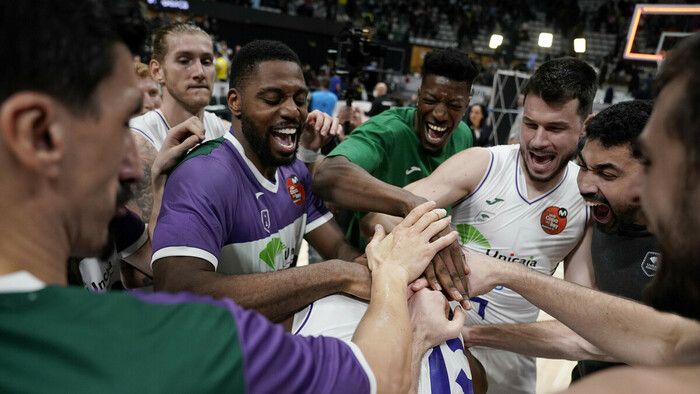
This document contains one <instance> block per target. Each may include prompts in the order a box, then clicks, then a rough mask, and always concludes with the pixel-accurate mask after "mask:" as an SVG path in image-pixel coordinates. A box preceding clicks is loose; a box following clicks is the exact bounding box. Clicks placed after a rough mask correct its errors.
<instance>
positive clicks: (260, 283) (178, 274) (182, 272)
mask: <svg viewBox="0 0 700 394" xmlns="http://www.w3.org/2000/svg"><path fill="white" fill-rule="evenodd" d="M153 273H154V279H155V282H154V285H155V289H156V290H158V291H169V292H177V291H191V292H194V293H198V294H208V295H211V296H214V297H219V298H220V297H228V298H232V299H233V300H235V301H236V303H238V304H239V305H241V306H242V307H244V308H249V309H255V310H256V311H258V312H260V313H262V314H263V315H265V316H266V317H267V318H268V319H270V320H271V321H272V322H281V321H283V320H284V319H286V318H288V317H289V316H290V315H291V314H293V313H294V312H295V311H297V310H299V309H301V308H303V307H305V306H306V305H308V304H310V303H311V302H313V301H315V300H317V299H319V298H321V297H325V296H327V295H330V294H335V293H340V292H344V291H346V290H348V289H350V288H352V287H353V286H355V287H357V286H356V285H355V283H356V282H358V281H359V280H363V281H365V282H367V288H369V283H370V282H371V281H370V274H369V270H368V269H367V267H365V266H363V265H361V264H355V263H350V262H347V261H341V260H330V261H324V262H321V263H317V264H313V265H309V266H304V267H294V268H289V269H284V270H280V271H275V272H266V273H259V274H246V275H224V274H219V273H217V272H214V267H213V266H212V265H211V264H210V263H209V262H208V261H205V260H202V259H199V258H196V257H167V258H163V259H160V260H157V261H156V262H154V263H153ZM367 293H369V291H367Z"/></svg>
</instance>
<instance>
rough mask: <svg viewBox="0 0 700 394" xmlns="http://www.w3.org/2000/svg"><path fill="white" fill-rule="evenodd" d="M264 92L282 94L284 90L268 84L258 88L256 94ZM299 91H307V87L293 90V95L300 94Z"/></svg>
mask: <svg viewBox="0 0 700 394" xmlns="http://www.w3.org/2000/svg"><path fill="white" fill-rule="evenodd" d="M265 93H276V94H284V90H283V89H281V88H278V87H275V86H268V87H263V88H260V90H259V91H258V95H261V94H265ZM301 93H309V89H307V88H305V87H304V88H299V89H297V90H296V91H295V92H294V95H297V94H301Z"/></svg>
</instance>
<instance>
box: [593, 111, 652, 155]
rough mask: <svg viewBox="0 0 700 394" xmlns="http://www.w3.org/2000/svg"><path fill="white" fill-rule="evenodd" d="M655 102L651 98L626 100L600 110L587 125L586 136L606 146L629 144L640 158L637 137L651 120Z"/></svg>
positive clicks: (633, 152) (634, 153)
mask: <svg viewBox="0 0 700 394" xmlns="http://www.w3.org/2000/svg"><path fill="white" fill-rule="evenodd" d="M653 107H654V104H653V102H652V101H651V100H632V101H624V102H621V103H617V104H614V105H611V106H609V107H608V108H606V109H604V110H602V111H600V112H599V113H598V114H597V115H596V116H594V117H593V119H591V121H590V122H589V123H588V125H587V126H586V137H587V138H588V139H589V140H596V141H599V142H600V143H601V144H602V145H603V146H604V147H606V148H610V147H613V146H620V145H629V146H630V148H631V149H632V154H633V155H634V157H636V158H639V157H640V156H639V148H638V145H637V137H639V135H640V134H642V130H644V126H646V124H647V121H649V116H651V111H652V109H653Z"/></svg>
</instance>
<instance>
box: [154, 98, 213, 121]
mask: <svg viewBox="0 0 700 394" xmlns="http://www.w3.org/2000/svg"><path fill="white" fill-rule="evenodd" d="M160 111H161V112H162V113H163V116H165V120H167V121H168V124H169V125H170V127H175V126H177V125H179V124H180V123H182V122H184V121H186V120H187V119H189V118H191V117H193V116H196V117H198V118H199V120H201V121H204V107H202V108H199V109H197V110H193V109H188V108H185V107H184V106H183V105H182V103H180V102H179V101H177V100H176V99H175V98H173V97H172V96H171V95H170V93H168V90H167V89H163V104H162V105H161V107H160Z"/></svg>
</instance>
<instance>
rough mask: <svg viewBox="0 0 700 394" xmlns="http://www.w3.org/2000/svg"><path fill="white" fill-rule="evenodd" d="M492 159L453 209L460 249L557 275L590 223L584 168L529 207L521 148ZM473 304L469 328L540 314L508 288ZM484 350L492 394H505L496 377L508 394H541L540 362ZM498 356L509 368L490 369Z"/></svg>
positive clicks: (574, 169) (568, 173) (568, 172)
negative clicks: (581, 176)
mask: <svg viewBox="0 0 700 394" xmlns="http://www.w3.org/2000/svg"><path fill="white" fill-rule="evenodd" d="M489 151H490V152H491V162H490V165H489V167H488V169H487V171H486V174H485V175H484V177H483V179H482V180H481V182H480V184H479V186H478V187H477V188H476V189H475V191H474V192H472V193H471V194H470V195H468V196H466V197H464V198H463V199H462V200H460V201H458V202H457V203H456V204H454V206H453V207H452V225H453V226H454V227H455V228H456V230H457V231H458V232H459V235H460V237H459V238H460V243H461V244H462V246H463V247H464V248H465V249H467V250H470V251H475V252H479V253H485V254H487V255H489V256H491V257H495V258H498V259H501V260H504V261H508V262H512V263H514V264H523V265H525V266H526V267H530V268H532V269H534V270H536V271H539V272H541V273H544V274H547V275H551V274H553V273H554V270H555V269H556V268H557V265H558V264H559V262H561V261H562V260H563V259H564V257H566V256H567V255H568V254H569V253H570V252H571V251H572V250H573V249H574V247H575V246H576V245H577V244H578V242H579V240H580V239H581V237H582V236H583V233H584V229H585V226H586V222H587V221H588V209H587V207H586V205H585V203H584V201H583V198H582V197H581V195H580V193H579V190H578V185H577V183H576V177H577V175H578V170H579V167H578V166H577V165H576V164H574V163H568V165H567V167H566V168H565V169H564V171H565V173H564V177H563V179H562V180H561V182H559V183H558V184H557V185H556V186H554V187H553V188H552V189H551V190H550V191H548V192H546V193H544V194H542V195H540V196H538V197H536V198H534V199H530V198H528V193H527V186H526V183H525V180H526V177H527V174H526V173H525V172H524V171H523V169H522V167H521V163H520V160H521V158H520V149H519V145H502V146H495V147H492V148H489ZM471 300H472V310H471V311H469V312H468V313H467V322H466V324H514V323H527V322H533V321H535V320H536V319H537V315H538V313H539V308H537V307H535V306H534V305H532V304H530V303H529V302H528V301H527V300H525V299H524V298H522V297H521V296H520V295H519V294H517V293H516V292H514V291H512V290H510V289H508V288H505V287H502V286H499V287H497V288H496V289H494V290H493V291H491V292H489V293H487V294H485V295H482V296H479V297H473V298H472V299H471ZM480 349H482V348H479V347H474V348H472V349H471V351H472V353H473V354H474V355H475V356H476V357H477V358H478V359H479V361H481V362H482V364H484V367H485V368H486V372H487V374H488V375H489V393H491V392H499V391H498V385H497V384H493V383H494V381H493V378H494V376H496V375H503V378H504V380H506V381H508V382H513V383H514V386H510V387H508V388H507V389H504V390H503V391H502V392H534V390H535V375H536V371H535V362H534V359H533V358H530V357H525V356H521V355H515V354H514V353H510V352H504V351H500V350H499V351H497V350H493V349H489V350H488V352H489V355H486V354H484V353H483V352H482V351H480ZM484 351H485V350H484ZM492 352H493V353H499V354H503V355H505V354H508V358H509V360H507V361H506V360H503V364H502V365H491V366H490V367H489V364H490V361H489V360H490V359H494V360H496V359H497V357H496V358H493V357H491V356H492V354H491V353H492ZM512 357H515V359H512ZM518 360H519V361H518Z"/></svg>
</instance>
